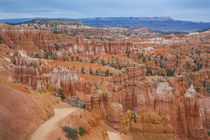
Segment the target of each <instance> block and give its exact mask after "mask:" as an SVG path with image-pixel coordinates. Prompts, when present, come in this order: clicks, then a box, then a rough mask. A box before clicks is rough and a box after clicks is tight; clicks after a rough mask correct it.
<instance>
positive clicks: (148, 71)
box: [146, 67, 153, 76]
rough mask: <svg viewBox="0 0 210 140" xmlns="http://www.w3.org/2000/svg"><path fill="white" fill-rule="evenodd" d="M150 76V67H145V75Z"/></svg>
mask: <svg viewBox="0 0 210 140" xmlns="http://www.w3.org/2000/svg"><path fill="white" fill-rule="evenodd" d="M150 75H151V76H152V75H153V73H152V69H151V68H150V67H147V72H146V76H150Z"/></svg>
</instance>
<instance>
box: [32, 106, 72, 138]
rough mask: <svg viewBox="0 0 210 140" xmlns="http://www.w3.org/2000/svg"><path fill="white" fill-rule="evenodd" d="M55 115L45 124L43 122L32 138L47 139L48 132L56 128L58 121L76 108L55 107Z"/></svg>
mask: <svg viewBox="0 0 210 140" xmlns="http://www.w3.org/2000/svg"><path fill="white" fill-rule="evenodd" d="M54 111H55V115H54V116H53V117H52V118H50V119H49V120H48V121H46V122H45V123H44V124H42V125H41V126H40V127H39V128H38V129H37V130H36V131H35V132H34V133H33V135H32V136H31V140H45V137H46V136H47V134H48V133H49V132H50V131H52V130H53V129H55V128H56V127H58V126H57V122H59V121H60V120H61V119H62V118H64V117H66V116H67V115H69V114H70V113H72V112H73V111H75V109H74V108H60V109H54Z"/></svg>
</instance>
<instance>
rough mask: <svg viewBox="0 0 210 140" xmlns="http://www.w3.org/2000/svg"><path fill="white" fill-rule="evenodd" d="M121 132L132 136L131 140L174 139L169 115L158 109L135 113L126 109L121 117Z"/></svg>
mask: <svg viewBox="0 0 210 140" xmlns="http://www.w3.org/2000/svg"><path fill="white" fill-rule="evenodd" d="M121 132H123V133H125V134H129V135H131V136H132V139H133V140H154V139H156V140H175V139H177V138H176V136H175V135H174V133H173V127H172V125H171V120H170V117H169V116H163V115H161V113H160V112H159V111H158V110H155V111H153V112H148V113H144V114H141V115H137V114H135V113H134V112H132V111H130V110H128V111H127V112H126V114H125V115H124V116H123V119H122V127H121Z"/></svg>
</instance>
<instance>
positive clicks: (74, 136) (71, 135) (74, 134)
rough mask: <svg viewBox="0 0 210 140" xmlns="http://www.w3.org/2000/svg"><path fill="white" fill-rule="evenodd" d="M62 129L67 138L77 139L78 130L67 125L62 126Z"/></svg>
mask: <svg viewBox="0 0 210 140" xmlns="http://www.w3.org/2000/svg"><path fill="white" fill-rule="evenodd" d="M62 130H63V131H64V132H66V137H67V138H68V139H70V138H71V139H72V140H77V139H78V132H77V130H76V129H73V128H70V127H68V126H64V127H62Z"/></svg>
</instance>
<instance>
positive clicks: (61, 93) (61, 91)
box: [58, 89, 66, 100]
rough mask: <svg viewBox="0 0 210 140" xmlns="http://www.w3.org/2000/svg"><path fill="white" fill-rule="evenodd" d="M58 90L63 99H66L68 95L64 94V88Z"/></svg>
mask: <svg viewBox="0 0 210 140" xmlns="http://www.w3.org/2000/svg"><path fill="white" fill-rule="evenodd" d="M58 92H59V94H60V97H61V99H62V100H64V99H65V98H66V97H65V96H64V94H63V90H62V89H58Z"/></svg>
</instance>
